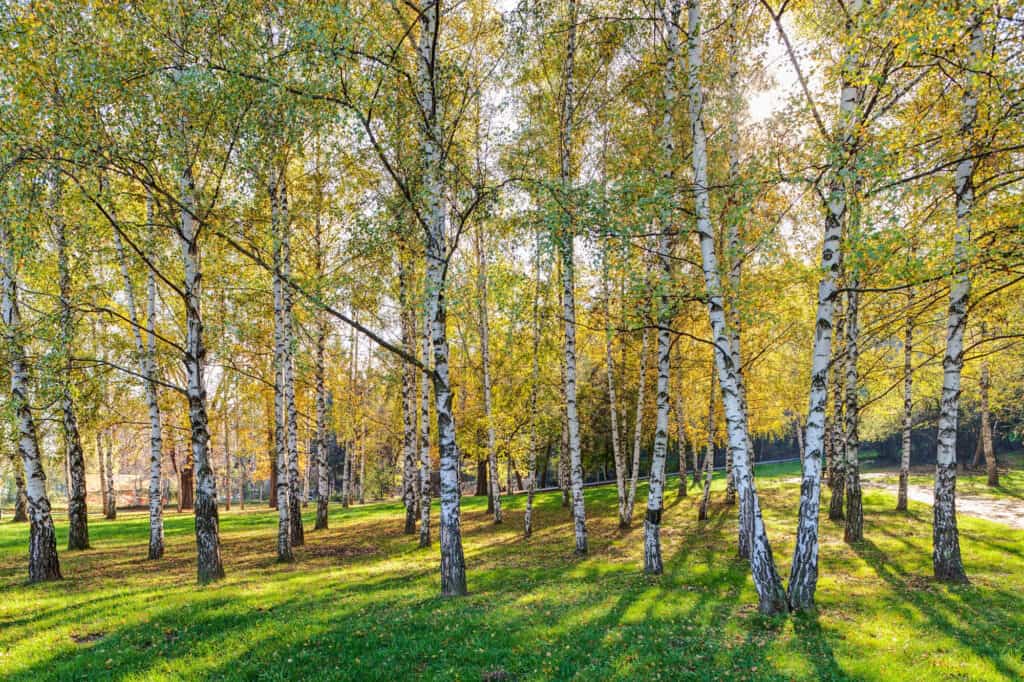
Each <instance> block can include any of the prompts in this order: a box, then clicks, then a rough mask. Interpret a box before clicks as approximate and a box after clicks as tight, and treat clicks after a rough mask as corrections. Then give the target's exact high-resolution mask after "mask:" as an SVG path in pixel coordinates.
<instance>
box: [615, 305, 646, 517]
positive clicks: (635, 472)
mask: <svg viewBox="0 0 1024 682" xmlns="http://www.w3.org/2000/svg"><path fill="white" fill-rule="evenodd" d="M645 322H646V320H645ZM648 334H649V332H648V328H647V326H646V324H645V325H644V329H643V332H641V334H640V375H639V378H638V379H637V389H636V419H635V420H634V422H633V461H632V463H631V464H632V466H631V467H630V471H629V494H628V495H627V497H626V515H625V516H624V517H620V518H619V528H629V527H630V526H631V525H632V523H633V506H634V504H635V502H636V483H637V480H638V479H639V477H640V441H641V439H642V437H643V427H644V407H645V405H644V402H645V397H646V396H645V395H644V394H645V393H646V387H647V339H648Z"/></svg>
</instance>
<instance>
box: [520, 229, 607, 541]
mask: <svg viewBox="0 0 1024 682" xmlns="http://www.w3.org/2000/svg"><path fill="white" fill-rule="evenodd" d="M536 241H537V243H536V247H535V249H534V264H533V277H534V280H533V366H532V368H531V372H530V398H529V409H530V445H529V448H530V450H529V454H528V458H529V459H528V463H527V473H526V512H525V513H524V515H523V534H524V535H525V536H526V537H530V536H531V535H532V534H533V495H534V491H535V490H536V488H537V448H538V447H539V442H538V437H537V392H538V390H539V389H540V269H541V253H542V251H541V248H542V247H541V241H540V233H539V232H538V233H537V240H536ZM609 371H611V370H610V369H609ZM613 418H614V412H613ZM544 466H545V473H546V470H547V462H546V461H545V464H544ZM619 500H620V501H621V500H622V484H621V478H620V483H619Z"/></svg>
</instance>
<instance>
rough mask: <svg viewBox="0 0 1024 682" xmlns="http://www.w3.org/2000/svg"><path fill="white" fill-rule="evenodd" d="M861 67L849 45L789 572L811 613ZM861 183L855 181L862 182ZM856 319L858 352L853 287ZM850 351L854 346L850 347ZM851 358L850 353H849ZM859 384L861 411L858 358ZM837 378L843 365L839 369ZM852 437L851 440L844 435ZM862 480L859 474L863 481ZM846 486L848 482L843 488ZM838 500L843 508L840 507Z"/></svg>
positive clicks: (798, 604) (855, 5)
mask: <svg viewBox="0 0 1024 682" xmlns="http://www.w3.org/2000/svg"><path fill="white" fill-rule="evenodd" d="M860 8H861V0H854V1H853V2H852V3H851V4H850V14H849V16H848V17H847V24H846V32H847V36H848V37H849V36H850V35H851V34H852V31H853V22H854V18H855V17H856V15H857V14H858V13H859V12H860ZM855 65H856V55H855V54H854V53H853V52H852V50H851V49H850V48H849V47H847V48H846V49H845V51H844V56H843V72H842V86H841V93H840V100H839V126H840V127H839V138H838V140H836V145H835V148H834V150H833V152H832V157H833V158H832V178H831V180H830V184H829V193H828V201H827V202H826V210H825V235H824V241H823V243H822V252H821V270H822V272H823V275H822V278H821V280H820V282H819V284H818V309H817V314H816V320H815V329H814V349H813V351H812V359H811V390H810V398H809V405H808V410H807V431H806V436H805V438H804V443H805V448H806V450H807V453H806V455H805V457H804V464H803V476H802V482H801V485H800V511H799V521H798V524H797V538H796V546H795V547H794V549H793V564H792V567H791V570H790V576H789V590H788V598H789V604H790V608H792V609H794V610H798V611H809V610H812V609H813V608H814V594H815V591H816V589H817V584H818V525H819V522H818V516H819V510H820V504H821V460H822V451H823V449H824V435H825V411H826V404H827V401H828V371H829V359H830V357H831V358H833V362H834V358H835V357H836V354H835V353H833V352H832V326H833V324H832V321H833V307H834V302H835V300H836V298H837V297H838V295H839V292H838V289H837V282H838V279H839V276H840V271H841V268H842V260H841V253H842V251H841V248H842V230H843V220H844V218H845V216H846V213H847V193H846V182H847V179H846V176H847V175H850V174H853V175H855V174H856V159H855V158H854V150H853V147H854V143H855V134H856V131H855V126H856V124H857V109H858V108H859V107H860V103H861V99H862V97H863V91H862V89H861V88H860V87H858V86H857V85H856V84H855V82H854V79H853V75H854V74H853V71H854V67H855ZM856 184H857V183H856V182H855V181H854V182H853V185H854V186H856ZM849 295H850V297H851V298H853V303H852V304H851V306H850V308H851V319H850V320H848V322H847V324H848V325H849V328H850V330H852V334H851V333H850V330H848V333H847V336H846V338H847V342H848V344H849V342H850V341H851V339H852V341H853V346H854V348H853V351H854V353H856V338H857V333H856V321H855V320H854V319H853V318H854V317H855V315H856V311H855V310H854V307H855V305H856V299H855V296H856V291H855V290H851V292H850V294H849ZM847 351H848V353H849V351H850V348H847ZM848 357H849V356H848ZM853 363H854V364H853V365H852V368H853V383H854V388H853V389H852V390H853V391H854V394H853V396H852V398H853V405H854V412H856V365H855V363H856V358H854V359H853ZM850 368H851V365H850V364H849V362H848V364H847V379H848V380H849V379H850V375H849V371H850ZM835 372H836V377H838V372H839V368H838V367H835ZM834 390H835V397H836V401H835V408H836V409H835V413H834V415H833V424H834V425H835V430H836V431H838V429H839V428H840V427H839V424H840V415H841V413H842V402H841V400H842V398H841V391H840V389H839V387H838V386H836V387H834ZM849 399H850V396H849V395H847V406H849V405H850V401H849ZM849 419H850V415H847V420H848V421H847V427H848V429H847V430H849V425H850V424H851V422H850V421H849ZM852 423H853V424H854V429H855V428H856V414H854V415H853V422H852ZM843 440H844V441H845V440H846V439H845V438H844V439H843ZM833 448H834V451H833V455H832V460H833V463H835V464H836V465H837V466H843V468H844V469H846V468H847V467H846V466H845V463H844V460H845V459H846V458H848V457H849V453H848V452H847V451H846V447H845V443H844V446H843V447H839V446H838V444H837V443H836V442H835V439H833ZM843 476H844V475H843V474H839V472H836V471H834V472H833V473H832V484H833V489H832V500H831V513H830V514H829V516H830V518H832V517H833V516H834V515H835V514H837V513H838V514H842V500H843V493H842V489H841V488H840V486H842V485H843V484H842V483H841V480H842V479H843ZM857 481H858V484H859V478H858V479H857ZM843 487H845V486H843ZM837 504H838V505H839V506H838V509H837Z"/></svg>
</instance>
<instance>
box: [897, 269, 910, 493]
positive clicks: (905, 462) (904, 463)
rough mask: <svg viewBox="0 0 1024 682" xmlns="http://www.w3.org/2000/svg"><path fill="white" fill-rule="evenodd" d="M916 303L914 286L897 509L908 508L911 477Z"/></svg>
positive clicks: (906, 341)
mask: <svg viewBox="0 0 1024 682" xmlns="http://www.w3.org/2000/svg"><path fill="white" fill-rule="evenodd" d="M913 305H914V290H913V288H911V289H909V290H908V291H907V322H906V327H905V329H904V332H903V443H902V445H903V449H902V451H901V454H900V484H899V491H898V492H897V495H896V510H897V511H906V510H907V480H908V479H909V478H910V438H911V435H912V433H913V428H914V366H913V352H914V318H913V316H912V315H911V313H910V310H911V308H913Z"/></svg>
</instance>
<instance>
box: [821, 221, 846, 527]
mask: <svg viewBox="0 0 1024 682" xmlns="http://www.w3.org/2000/svg"><path fill="white" fill-rule="evenodd" d="M839 231H840V236H839V237H838V241H837V243H841V241H842V225H841V224H840V226H839ZM837 248H838V247H837ZM842 270H843V259H842V254H841V253H840V255H839V273H838V274H837V276H836V280H837V281H836V284H837V285H838V283H839V281H841V280H842V277H843V272H842ZM833 300H834V305H833V315H832V319H833V321H834V324H833V326H834V328H835V332H834V336H833V343H832V361H831V366H830V369H829V372H831V375H832V376H831V387H832V419H831V421H828V420H826V424H827V426H828V433H827V434H826V435H827V436H828V445H829V448H830V455H831V466H830V467H829V491H830V494H831V499H830V500H829V510H828V518H829V520H830V521H842V520H843V519H844V518H845V512H844V511H843V500H844V499H845V498H846V431H845V429H843V428H841V426H840V425H841V424H842V423H843V414H844V413H845V409H844V405H845V401H844V400H843V385H844V384H845V380H844V379H843V374H842V368H843V357H844V351H843V347H842V345H841V343H842V342H843V339H844V338H845V336H846V314H845V313H844V311H843V294H841V293H837V294H835V295H834V296H833ZM827 390H828V389H827V388H826V391H827ZM826 400H827V396H826Z"/></svg>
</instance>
